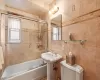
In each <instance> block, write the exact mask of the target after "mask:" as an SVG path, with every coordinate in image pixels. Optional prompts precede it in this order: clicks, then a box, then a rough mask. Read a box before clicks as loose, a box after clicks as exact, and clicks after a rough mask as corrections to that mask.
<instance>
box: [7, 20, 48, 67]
mask: <svg viewBox="0 0 100 80" xmlns="http://www.w3.org/2000/svg"><path fill="white" fill-rule="evenodd" d="M22 24H23V25H22V28H21V42H20V43H18V44H13V43H12V44H10V43H7V45H6V47H7V53H6V58H7V59H6V66H8V65H13V64H18V63H21V62H25V61H29V60H35V59H37V58H40V55H41V53H42V52H45V51H46V49H47V48H46V47H47V30H46V29H47V26H45V28H46V29H45V28H43V30H42V31H43V32H42V35H44V36H43V39H42V40H41V43H42V44H43V49H42V50H40V49H39V48H38V35H39V33H38V30H37V29H38V25H37V24H36V23H34V25H35V26H34V25H33V26H32V25H31V24H33V22H30V21H27V20H22ZM25 24H26V25H25ZM45 30H46V31H45ZM6 32H7V30H6ZM6 34H7V33H6ZM6 36H7V35H6ZM44 40H45V41H44Z"/></svg>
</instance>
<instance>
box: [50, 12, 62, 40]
mask: <svg viewBox="0 0 100 80" xmlns="http://www.w3.org/2000/svg"><path fill="white" fill-rule="evenodd" d="M51 40H57V41H58V40H62V15H61V14H59V15H57V16H56V17H54V18H53V19H51Z"/></svg>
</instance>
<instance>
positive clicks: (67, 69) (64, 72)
mask: <svg viewBox="0 0 100 80" xmlns="http://www.w3.org/2000/svg"><path fill="white" fill-rule="evenodd" d="M61 80H83V68H82V67H81V66H79V65H77V64H75V65H73V66H71V65H69V64H67V63H66V60H64V61H62V62H61Z"/></svg>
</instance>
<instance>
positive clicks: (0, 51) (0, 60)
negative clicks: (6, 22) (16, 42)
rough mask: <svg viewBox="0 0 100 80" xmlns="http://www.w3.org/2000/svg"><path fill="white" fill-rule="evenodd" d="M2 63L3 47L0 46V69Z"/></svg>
mask: <svg viewBox="0 0 100 80" xmlns="http://www.w3.org/2000/svg"><path fill="white" fill-rule="evenodd" d="M2 64H4V57H3V49H2V47H1V46H0V69H2Z"/></svg>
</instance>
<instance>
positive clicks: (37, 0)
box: [5, 0, 53, 15]
mask: <svg viewBox="0 0 100 80" xmlns="http://www.w3.org/2000/svg"><path fill="white" fill-rule="evenodd" d="M52 1H53V0H5V4H6V5H7V6H8V7H12V8H16V9H19V10H23V11H26V12H29V13H32V14H37V15H43V14H45V13H46V12H48V10H49V4H50V3H51V2H52Z"/></svg>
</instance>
